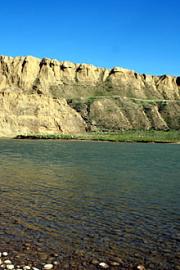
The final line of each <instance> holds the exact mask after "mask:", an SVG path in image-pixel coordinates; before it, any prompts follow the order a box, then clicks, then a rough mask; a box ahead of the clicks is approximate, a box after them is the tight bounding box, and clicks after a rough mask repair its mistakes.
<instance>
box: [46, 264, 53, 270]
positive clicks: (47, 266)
mask: <svg viewBox="0 0 180 270" xmlns="http://www.w3.org/2000/svg"><path fill="white" fill-rule="evenodd" d="M52 268H53V264H51V263H47V264H45V265H44V269H45V270H50V269H52Z"/></svg>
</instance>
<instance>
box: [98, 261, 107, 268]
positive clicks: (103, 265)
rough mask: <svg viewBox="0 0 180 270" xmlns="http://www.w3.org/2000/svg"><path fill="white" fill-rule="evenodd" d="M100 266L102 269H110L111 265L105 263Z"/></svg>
mask: <svg viewBox="0 0 180 270" xmlns="http://www.w3.org/2000/svg"><path fill="white" fill-rule="evenodd" d="M99 266H100V267H101V268H102V269H108V268H109V265H108V264H107V263H105V262H100V263H99Z"/></svg>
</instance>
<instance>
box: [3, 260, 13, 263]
mask: <svg viewBox="0 0 180 270" xmlns="http://www.w3.org/2000/svg"><path fill="white" fill-rule="evenodd" d="M4 263H5V264H12V262H11V261H10V260H5V261H4Z"/></svg>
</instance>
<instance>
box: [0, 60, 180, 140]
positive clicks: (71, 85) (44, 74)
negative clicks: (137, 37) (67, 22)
mask: <svg viewBox="0 0 180 270" xmlns="http://www.w3.org/2000/svg"><path fill="white" fill-rule="evenodd" d="M0 104H1V108H0V110H1V116H0V119H1V120H0V135H5V136H14V135H16V134H19V133H24V132H27V133H29V132H45V133H59V132H63V133H81V132H85V131H86V130H121V129H150V128H154V129H169V128H175V129H179V127H180V77H173V76H166V75H163V76H150V75H145V74H138V73H136V72H134V71H130V70H127V69H123V68H120V67H114V68H112V69H105V68H97V67H95V66H93V65H87V64H74V63H71V62H66V61H65V62H59V61H57V60H52V59H46V58H44V59H39V58H34V57H31V56H28V57H15V58H13V57H7V56H0Z"/></svg>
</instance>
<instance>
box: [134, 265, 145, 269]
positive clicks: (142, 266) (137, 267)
mask: <svg viewBox="0 0 180 270" xmlns="http://www.w3.org/2000/svg"><path fill="white" fill-rule="evenodd" d="M136 269H137V270H145V267H144V265H142V264H140V265H137V266H136V267H135V270H136Z"/></svg>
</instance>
